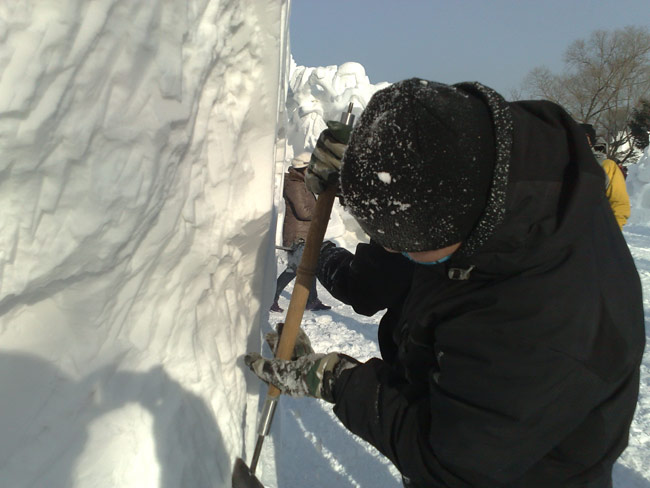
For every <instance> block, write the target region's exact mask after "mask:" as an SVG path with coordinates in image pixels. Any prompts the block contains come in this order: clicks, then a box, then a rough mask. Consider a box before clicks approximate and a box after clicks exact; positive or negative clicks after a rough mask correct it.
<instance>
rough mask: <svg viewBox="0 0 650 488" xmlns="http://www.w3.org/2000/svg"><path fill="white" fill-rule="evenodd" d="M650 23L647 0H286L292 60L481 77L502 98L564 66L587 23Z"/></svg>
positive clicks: (385, 72) (391, 72) (454, 78)
mask: <svg viewBox="0 0 650 488" xmlns="http://www.w3.org/2000/svg"><path fill="white" fill-rule="evenodd" d="M649 24H650V0H599V1H587V0H520V1H515V0H483V1H479V0H347V1H345V0H320V1H317V0H292V2H291V18H290V39H291V51H292V54H293V57H294V59H295V61H296V63H298V64H299V65H304V66H328V65H332V64H336V65H339V64H342V63H344V62H347V61H356V62H359V63H361V64H362V65H363V66H364V67H365V68H366V73H367V75H368V76H369V78H370V82H371V83H379V82H380V81H390V82H394V81H398V80H401V79H405V78H410V77H412V76H419V77H422V78H426V79H429V80H434V81H440V82H443V83H456V82H459V81H480V82H482V83H484V84H486V85H488V86H491V87H492V88H494V89H496V90H497V91H500V92H501V93H503V94H504V95H505V96H506V97H507V96H508V95H509V94H510V91H511V89H513V88H517V87H518V86H519V85H520V83H521V81H522V80H523V79H524V77H525V76H526V74H527V73H528V72H529V71H530V70H531V69H533V68H535V67H537V66H548V67H549V68H551V69H552V70H553V71H554V72H559V71H561V70H562V68H563V63H562V58H563V54H564V51H565V50H566V48H567V47H568V45H569V44H570V43H571V42H572V41H574V40H576V39H586V38H587V37H588V36H589V35H590V34H591V33H592V32H593V31H594V30H597V29H605V30H612V29H616V28H620V27H625V26H629V25H637V26H642V25H649Z"/></svg>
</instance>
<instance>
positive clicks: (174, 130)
mask: <svg viewBox="0 0 650 488" xmlns="http://www.w3.org/2000/svg"><path fill="white" fill-rule="evenodd" d="M287 9H288V2H287V1H282V2H277V1H272V0H248V1H241V0H191V1H189V2H167V1H164V0H150V1H146V2H140V1H138V2H122V1H119V0H97V1H92V2H90V1H78V0H61V1H57V2H52V1H49V0H30V1H23V2H3V3H2V4H0V19H1V20H0V39H1V40H2V44H3V49H2V50H1V51H0V141H1V144H2V148H1V150H0V174H2V178H1V179H0V181H1V184H2V187H3V191H2V192H0V198H1V201H0V229H1V231H0V273H1V275H0V276H1V283H0V391H2V395H0V480H2V481H1V482H0V484H1V485H2V486H7V487H19V486H35V487H45V486H48V487H49V486H61V487H63V486H65V487H72V486H75V487H81V486H115V487H129V486H133V487H135V486H137V487H141V486H166V487H167V486H168V487H179V486H183V487H194V486H196V487H205V486H227V485H229V482H230V470H231V466H232V462H233V459H234V457H235V456H236V455H242V456H244V457H246V458H249V457H250V452H251V450H252V445H251V444H252V443H253V441H254V437H255V432H254V428H255V425H256V416H257V398H256V396H255V394H256V393H257V388H255V390H254V391H249V392H248V393H253V395H248V396H247V387H246V383H245V380H244V374H243V371H244V368H245V367H244V366H243V364H241V363H240V362H238V361H237V358H238V357H239V356H240V355H241V354H242V353H244V352H245V351H246V350H250V349H254V348H259V343H260V339H259V326H260V323H259V322H260V314H259V310H260V305H261V302H262V301H264V300H266V301H267V302H268V300H269V299H268V297H267V296H264V295H265V293H266V294H267V295H268V293H269V292H268V289H269V287H272V284H271V283H268V282H267V281H269V280H270V281H272V278H271V275H272V271H273V266H274V262H273V259H270V258H271V257H272V256H273V254H272V242H271V241H272V236H271V235H270V232H269V229H270V228H271V226H272V225H274V218H275V217H274V208H273V186H274V182H273V160H274V144H275V139H276V118H277V112H278V104H279V103H282V102H283V100H279V91H280V90H278V86H279V84H280V80H281V78H282V77H281V75H282V74H283V73H284V71H285V70H288V64H287V66H281V65H282V63H283V60H284V59H286V58H287V54H286V52H285V51H286V45H287V43H286V33H287V24H286V22H287ZM269 270H270V271H271V272H269ZM262 308H264V307H262ZM247 402H248V405H247ZM244 426H246V427H248V428H250V431H246V429H245V428H244ZM244 447H245V448H246V449H247V451H248V452H246V453H245V452H244Z"/></svg>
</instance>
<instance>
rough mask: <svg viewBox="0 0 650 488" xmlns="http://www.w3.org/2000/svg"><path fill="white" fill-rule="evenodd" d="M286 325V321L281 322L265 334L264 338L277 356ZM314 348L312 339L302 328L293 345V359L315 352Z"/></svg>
mask: <svg viewBox="0 0 650 488" xmlns="http://www.w3.org/2000/svg"><path fill="white" fill-rule="evenodd" d="M283 327H284V323H282V322H280V323H279V324H278V325H277V326H276V327H275V331H273V332H269V333H268V334H266V336H264V339H265V340H266V343H267V344H268V345H269V347H270V348H271V351H273V355H274V356H275V355H276V354H277V352H278V344H279V342H280V334H282V328H283ZM313 353H314V350H313V349H312V347H311V341H310V340H309V337H307V334H305V331H304V330H302V329H300V330H299V331H298V336H297V337H296V344H295V345H294V346H293V354H292V356H291V360H292V361H293V360H296V359H298V358H299V357H302V356H306V355H307V354H313Z"/></svg>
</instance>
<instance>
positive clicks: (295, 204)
mask: <svg viewBox="0 0 650 488" xmlns="http://www.w3.org/2000/svg"><path fill="white" fill-rule="evenodd" d="M284 199H285V202H286V203H287V205H288V206H289V207H291V212H292V213H293V214H294V215H295V217H296V218H297V219H298V220H304V221H310V220H311V219H312V214H313V212H314V208H315V206H316V198H315V197H314V194H313V193H311V192H310V191H309V190H308V189H307V187H306V186H305V184H304V182H301V181H287V183H286V184H285V186H284Z"/></svg>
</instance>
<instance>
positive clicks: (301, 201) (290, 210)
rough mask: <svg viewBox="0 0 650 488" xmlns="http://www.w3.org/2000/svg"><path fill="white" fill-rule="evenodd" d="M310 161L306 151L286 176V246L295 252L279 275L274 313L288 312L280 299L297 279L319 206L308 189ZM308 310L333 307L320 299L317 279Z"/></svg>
mask: <svg viewBox="0 0 650 488" xmlns="http://www.w3.org/2000/svg"><path fill="white" fill-rule="evenodd" d="M310 158H311V153H309V152H303V153H302V154H299V155H298V156H296V157H295V158H293V159H292V161H291V166H290V167H289V170H288V172H287V173H286V174H285V176H284V188H283V196H284V203H285V211H284V222H283V226H282V245H283V246H285V247H288V248H291V250H290V251H288V255H287V260H288V263H287V268H286V269H285V270H284V271H283V272H282V273H280V276H278V280H277V284H276V288H275V297H274V299H273V305H271V311H273V312H283V311H284V310H283V309H282V308H281V307H280V305H279V304H278V299H279V298H280V293H282V290H284V289H285V288H286V286H287V285H288V284H289V283H291V281H292V280H293V279H294V278H295V277H296V272H297V270H298V266H299V265H300V259H301V258H302V252H303V250H304V248H305V240H306V239H307V232H308V231H309V225H310V223H311V219H312V214H313V212H314V208H315V207H316V196H315V195H314V194H313V193H312V192H310V191H309V190H308V189H307V187H306V186H305V170H306V169H307V165H308V164H309V159H310ZM305 308H306V309H307V310H311V311H314V312H316V311H321V310H329V309H330V308H332V307H329V306H327V305H325V304H323V302H321V301H320V300H319V299H318V293H317V291H316V280H314V284H313V286H312V288H311V290H310V291H309V298H308V299H307V306H306V307H305Z"/></svg>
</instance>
